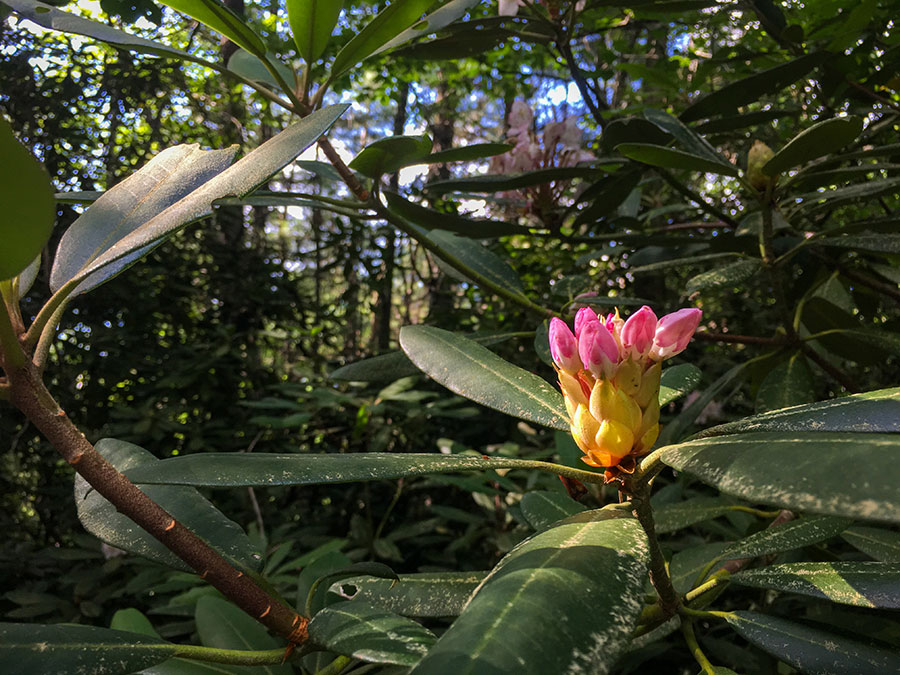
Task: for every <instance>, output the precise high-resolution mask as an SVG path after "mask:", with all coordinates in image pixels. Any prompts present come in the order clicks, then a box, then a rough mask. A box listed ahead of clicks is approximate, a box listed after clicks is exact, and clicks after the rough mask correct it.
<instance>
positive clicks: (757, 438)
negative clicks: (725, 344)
mask: <svg viewBox="0 0 900 675" xmlns="http://www.w3.org/2000/svg"><path fill="white" fill-rule="evenodd" d="M898 452H900V434H874V433H873V434H850V433H809V432H806V433H804V432H788V433H775V432H761V433H760V432H757V433H742V434H737V435H730V436H718V437H714V438H703V439H698V440H692V441H688V442H686V443H681V444H679V445H672V446H668V447H666V448H663V449H662V450H661V454H660V459H661V460H662V462H663V463H665V464H667V465H669V466H671V467H673V468H675V469H678V470H679V471H684V472H686V473H689V474H691V475H692V476H695V477H696V478H697V479H699V480H700V481H702V482H704V483H706V484H708V485H713V486H715V487H717V488H719V490H721V491H722V492H724V493H726V494H730V495H734V496H736V497H741V498H742V499H746V500H748V501H751V502H763V503H767V504H777V505H778V506H782V507H784V508H788V509H792V510H795V511H810V512H812V513H824V514H830V515H836V516H848V517H853V518H862V519H868V520H881V521H887V522H900V492H898V491H897V484H898V483H900V464H898V462H897V453H898ZM851 468H852V469H851Z"/></svg>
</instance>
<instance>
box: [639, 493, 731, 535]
mask: <svg viewBox="0 0 900 675" xmlns="http://www.w3.org/2000/svg"><path fill="white" fill-rule="evenodd" d="M731 507H732V503H731V502H730V501H726V500H724V499H722V498H721V497H696V498H694V499H689V500H687V501H684V502H676V503H674V504H666V505H665V506H660V507H659V508H658V509H655V510H654V512H653V519H654V521H655V522H656V532H657V533H658V534H667V533H668V532H675V531H676V530H681V529H683V528H685V527H690V526H691V525H695V524H696V523H701V522H703V521H704V520H712V519H713V518H718V517H719V516H723V515H725V514H726V513H728V512H729V511H731Z"/></svg>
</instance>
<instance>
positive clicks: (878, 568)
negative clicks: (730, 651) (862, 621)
mask: <svg viewBox="0 0 900 675" xmlns="http://www.w3.org/2000/svg"><path fill="white" fill-rule="evenodd" d="M731 581H733V582H734V583H737V584H741V585H742V586H753V587H755V588H768V589H772V590H775V591H785V592H787V593H800V594H801V595H810V596H812V597H814V598H823V599H825V600H830V601H831V602H837V603H840V604H842V605H856V606H857V607H880V608H884V609H900V564H896V563H881V562H810V563H791V564H787V565H772V566H770V567H763V568H760V569H755V570H745V571H743V572H740V573H738V574H735V575H733V576H732V577H731Z"/></svg>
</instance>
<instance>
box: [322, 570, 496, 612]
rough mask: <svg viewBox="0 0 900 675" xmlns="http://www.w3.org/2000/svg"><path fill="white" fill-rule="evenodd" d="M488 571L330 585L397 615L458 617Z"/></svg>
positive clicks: (349, 597)
mask: <svg viewBox="0 0 900 675" xmlns="http://www.w3.org/2000/svg"><path fill="white" fill-rule="evenodd" d="M485 576H487V572H423V573H420V574H401V575H400V580H399V581H394V580H392V579H376V578H375V577H352V578H349V579H344V580H342V581H339V582H337V583H334V584H332V585H331V588H330V589H329V590H330V591H331V592H332V593H335V594H336V595H338V596H340V597H342V598H346V599H347V600H354V601H363V602H365V603H367V604H369V605H372V606H374V607H381V608H383V609H386V610H388V611H390V612H393V613H394V614H399V615H401V616H410V617H417V618H437V617H446V616H459V614H460V612H462V610H463V606H464V605H465V604H466V600H468V599H469V596H470V595H472V592H473V591H474V590H475V589H476V588H477V587H478V585H479V584H480V583H481V582H482V581H484V577H485Z"/></svg>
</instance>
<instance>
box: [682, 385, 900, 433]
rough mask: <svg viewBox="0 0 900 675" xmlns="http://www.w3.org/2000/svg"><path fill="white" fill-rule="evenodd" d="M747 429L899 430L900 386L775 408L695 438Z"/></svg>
mask: <svg viewBox="0 0 900 675" xmlns="http://www.w3.org/2000/svg"><path fill="white" fill-rule="evenodd" d="M747 431H782V432H790V431H800V432H804V431H850V432H854V433H865V432H870V433H891V432H900V387H894V388H892V389H878V390H876V391H869V392H866V393H864V394H854V395H852V396H844V397H842V398H839V399H835V400H833V401H821V402H819V403H811V404H809V405H801V406H796V407H793V408H786V409H784V410H774V411H772V412H768V413H764V414H762V415H755V416H753V417H747V418H745V419H742V420H738V421H737V422H729V423H728V424H721V425H719V426H717V427H712V428H710V429H706V430H705V431H701V432H700V433H699V434H697V436H696V438H707V437H710V436H722V435H724V434H737V433H742V432H747Z"/></svg>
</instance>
